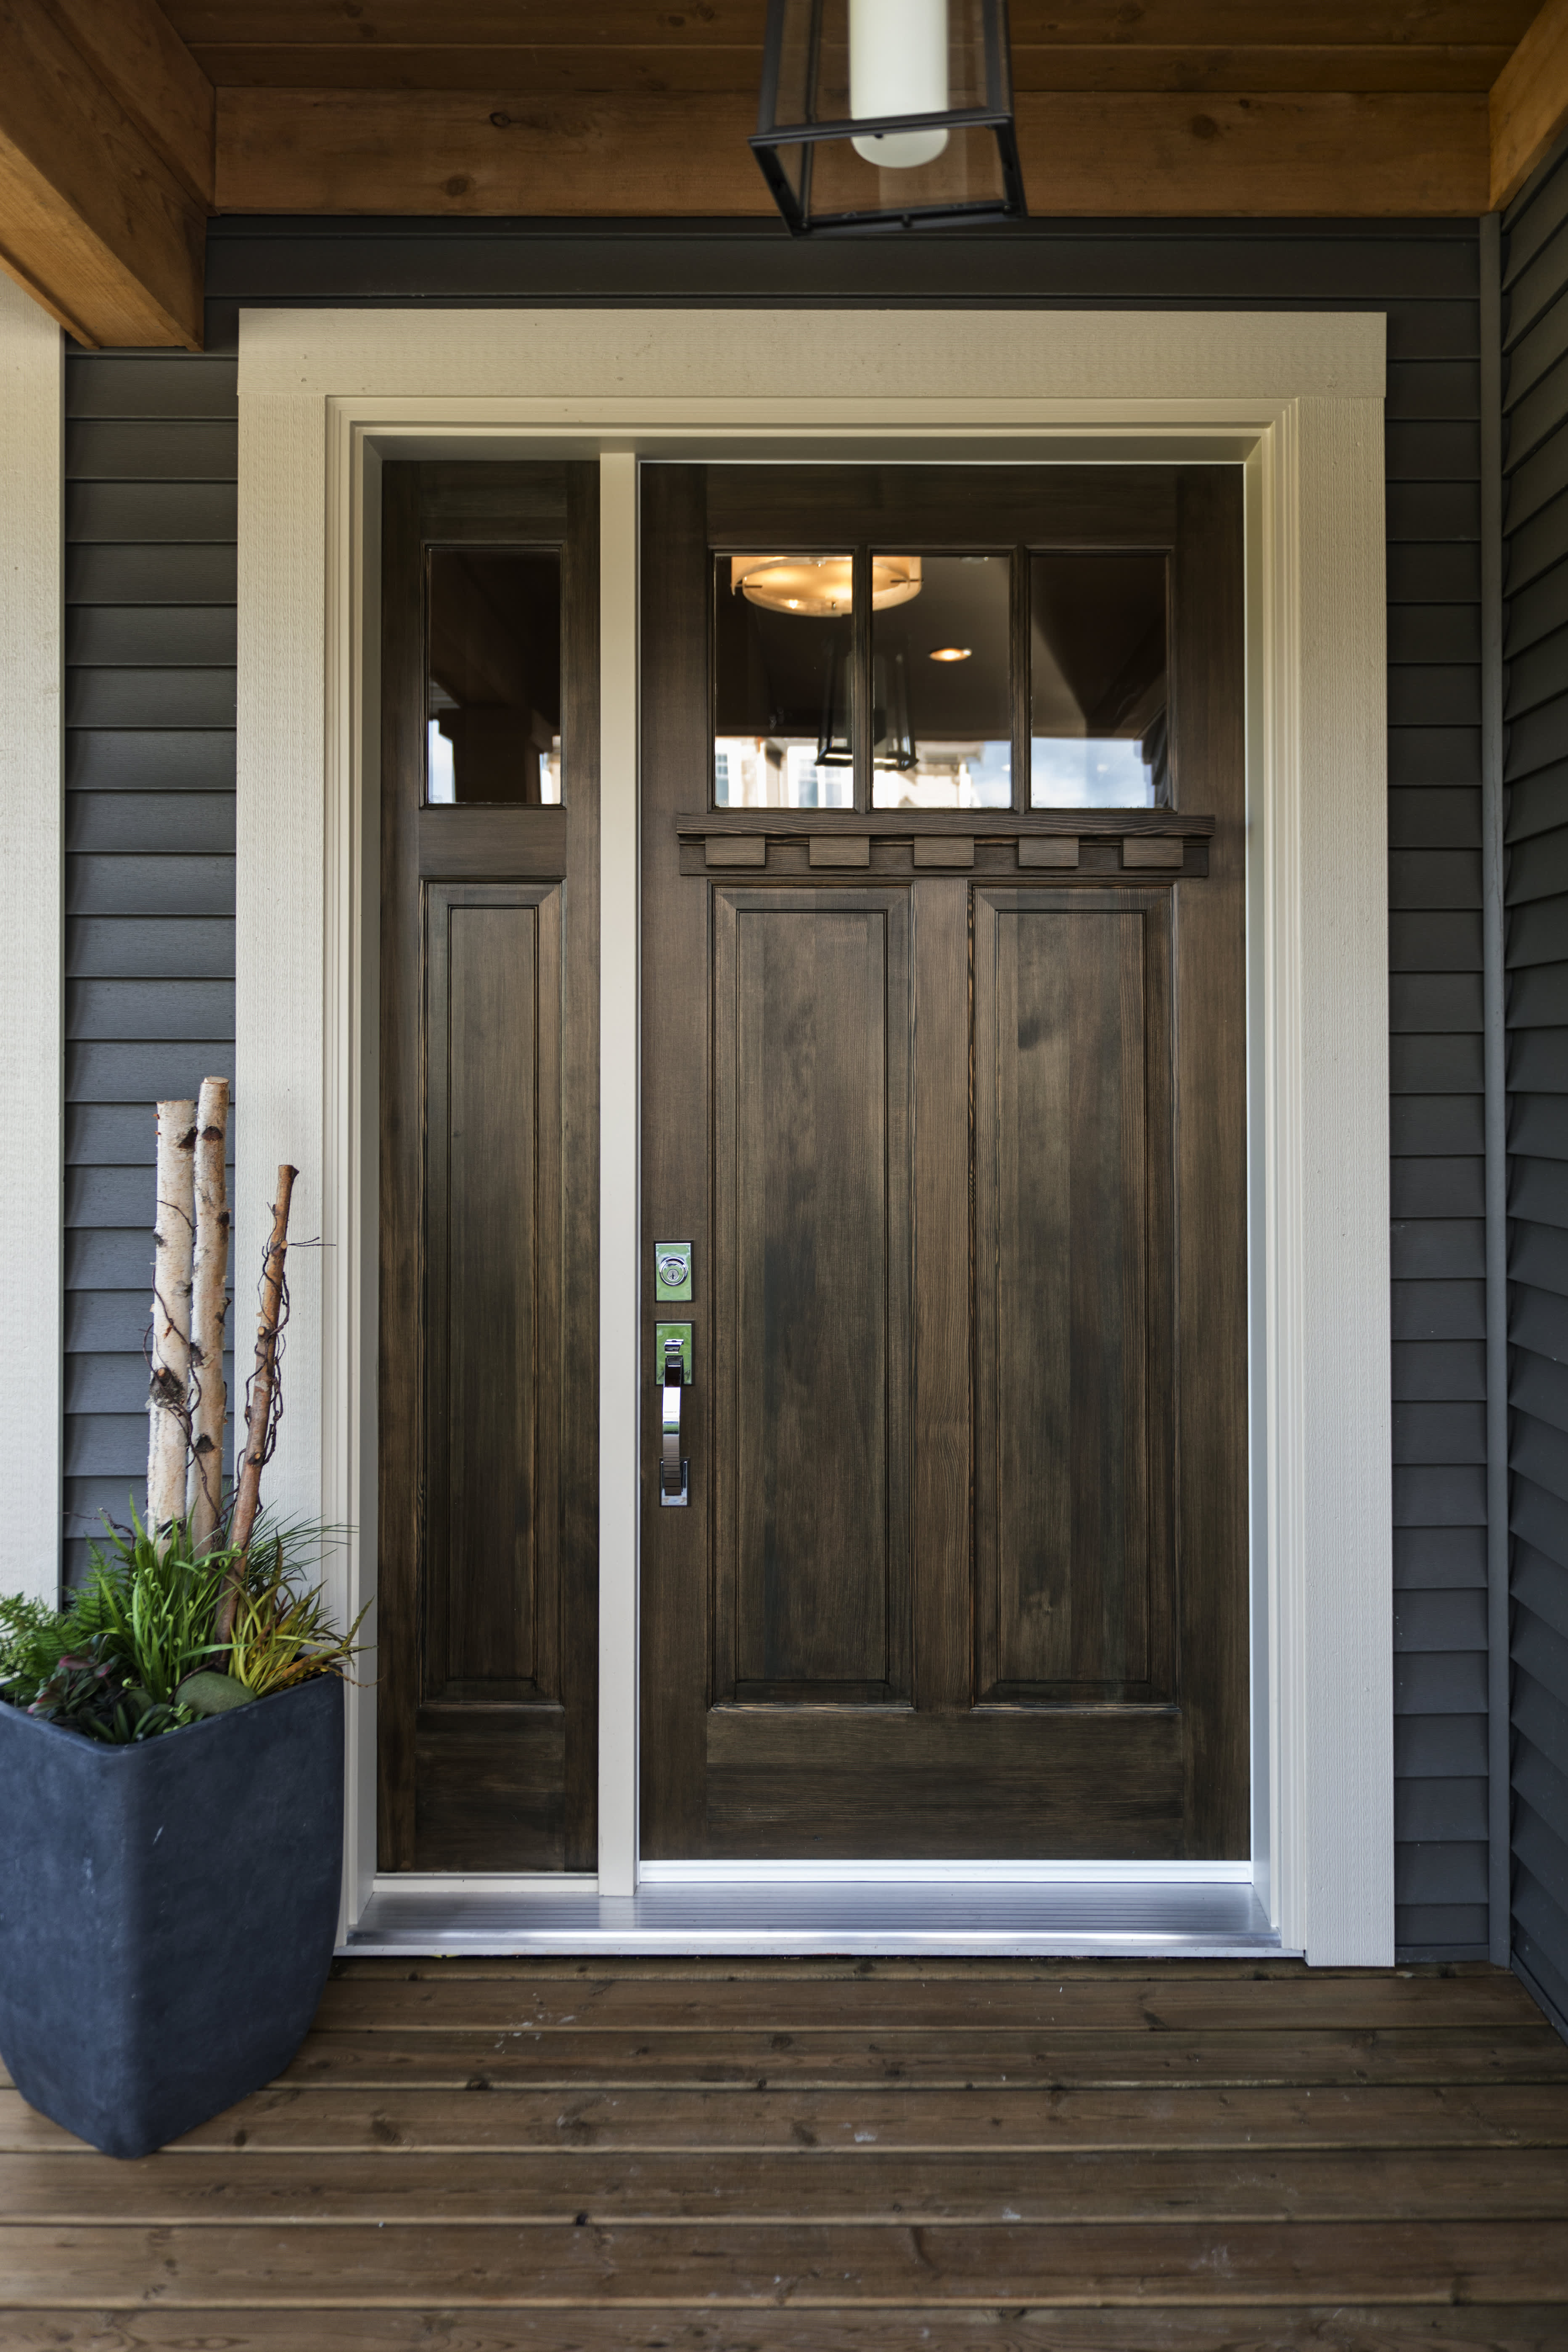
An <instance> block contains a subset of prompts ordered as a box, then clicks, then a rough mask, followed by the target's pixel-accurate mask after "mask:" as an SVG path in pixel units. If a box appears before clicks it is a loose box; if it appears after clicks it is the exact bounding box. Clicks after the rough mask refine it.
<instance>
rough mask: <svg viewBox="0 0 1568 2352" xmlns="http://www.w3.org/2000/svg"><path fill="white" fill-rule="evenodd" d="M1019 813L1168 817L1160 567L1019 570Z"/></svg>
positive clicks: (1153, 562) (1095, 562)
mask: <svg viewBox="0 0 1568 2352" xmlns="http://www.w3.org/2000/svg"><path fill="white" fill-rule="evenodd" d="M1029 638H1030V645H1029V665H1030V678H1029V801H1030V804H1031V806H1032V807H1034V808H1166V807H1169V805H1170V801H1171V763H1170V749H1169V744H1168V741H1167V734H1166V704H1167V700H1168V688H1167V683H1166V656H1165V559H1164V557H1163V555H1036V556H1032V557H1031V558H1030V561H1029Z"/></svg>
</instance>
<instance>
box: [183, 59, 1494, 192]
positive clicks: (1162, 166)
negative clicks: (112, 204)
mask: <svg viewBox="0 0 1568 2352" xmlns="http://www.w3.org/2000/svg"><path fill="white" fill-rule="evenodd" d="M754 121H755V110H754V102H753V100H752V99H751V98H750V97H749V96H748V95H745V94H742V93H739V92H738V93H736V94H735V95H734V96H733V97H732V98H731V99H729V100H724V99H722V98H721V99H718V100H715V99H712V98H689V97H686V96H684V95H682V96H679V97H670V98H668V99H667V100H663V101H662V102H661V103H660V104H659V105H658V107H657V108H650V107H648V106H647V105H645V104H643V103H641V102H639V101H637V100H590V101H584V102H582V103H571V102H545V103H541V102H538V101H537V100H534V99H533V98H531V97H517V96H509V95H507V94H505V93H495V92H483V93H480V92H474V93H468V92H461V91H446V90H439V91H430V92H422V93H412V92H403V91H385V92H383V91H335V90H330V89H312V90H293V89H221V90H220V91H219V93H218V139H217V204H218V207H219V209H220V210H222V211H226V212H268V213H345V214H347V213H389V214H399V213H401V214H416V213H429V214H437V215H440V214H447V215H454V216H462V215H478V216H482V215H498V214H532V215H541V216H544V217H566V218H570V217H573V216H579V217H581V216H586V217H598V218H608V217H615V216H617V215H618V216H626V217H634V218H637V217H647V216H648V215H661V216H666V217H679V216H682V215H686V216H690V215H705V214H706V215H712V214H730V215H767V214H768V213H770V212H771V210H772V203H771V199H770V198H769V196H768V194H767V192H766V190H765V188H764V186H763V180H762V176H761V174H760V173H759V172H758V170H757V167H756V164H755V163H754V161H753V159H752V156H751V154H750V152H748V150H747V147H746V138H747V134H748V133H749V132H750V131H751V130H752V127H753V124H754ZM1018 134H1019V144H1020V149H1021V152H1022V158H1023V165H1024V177H1025V184H1026V188H1027V191H1028V198H1029V204H1030V207H1031V209H1032V210H1033V211H1035V212H1036V213H1038V214H1052V215H1078V216H1084V215H1089V216H1095V215H1121V216H1126V215H1144V214H1147V215H1211V216H1212V215H1234V216H1237V217H1243V218H1246V217H1253V216H1259V215H1289V216H1302V215H1367V216H1375V217H1392V216H1396V215H1400V214H1425V215H1446V216H1453V215H1464V214H1474V213H1477V212H1481V211H1484V210H1485V209H1486V205H1487V188H1488V169H1489V148H1488V131H1487V101H1486V100H1485V98H1484V97H1482V96H1480V95H1479V94H1477V95H1470V96H1465V95H1443V94H1438V95H1436V96H1423V97H1413V96H1409V95H1387V96H1384V95H1343V94H1340V95H1332V94H1330V95H1317V96H1313V95H1300V94H1292V95H1289V96H1280V95H1268V94H1263V95H1252V96H1230V95H1222V96H1214V95H1210V94H1206V93H1205V95H1204V96H1203V98H1202V100H1201V102H1194V100H1193V99H1191V98H1190V97H1187V96H1185V95H1182V96H1172V95H1167V94H1161V93H1153V94H1136V93H1110V94H1106V93H1088V94H1072V95H1068V96H1056V95H1050V94H1046V93H1026V94H1025V95H1024V96H1023V97H1022V98H1021V100H1020V102H1019V106H1018Z"/></svg>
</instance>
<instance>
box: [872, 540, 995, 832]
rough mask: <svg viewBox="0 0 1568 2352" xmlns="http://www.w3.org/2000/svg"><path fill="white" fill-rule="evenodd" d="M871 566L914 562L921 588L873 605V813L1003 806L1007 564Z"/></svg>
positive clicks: (952, 559) (949, 559)
mask: <svg viewBox="0 0 1568 2352" xmlns="http://www.w3.org/2000/svg"><path fill="white" fill-rule="evenodd" d="M872 562H873V564H885V565H891V564H906V565H908V564H912V565H914V566H915V567H916V568H917V569H916V576H917V577H918V579H919V583H920V586H919V593H918V594H915V595H912V596H906V597H902V598H900V599H899V600H898V602H897V603H896V604H894V603H891V602H890V603H889V605H888V606H887V607H886V608H884V609H882V610H878V609H877V599H876V598H875V597H873V598H872V621H871V716H872V727H873V733H872V750H871V761H872V770H873V783H872V792H871V797H872V803H873V805H874V806H875V807H877V808H1007V807H1010V806H1011V804H1012V799H1013V698H1012V689H1011V686H1010V683H1009V677H1010V672H1009V663H1008V652H1009V646H1010V639H1011V630H1010V625H1009V615H1010V610H1011V598H1010V593H1009V583H1010V580H1011V574H1012V565H1011V560H1010V558H1009V557H1007V556H1005V555H925V556H913V557H911V556H901V557H900V556H883V555H878V556H874V557H873V558H872Z"/></svg>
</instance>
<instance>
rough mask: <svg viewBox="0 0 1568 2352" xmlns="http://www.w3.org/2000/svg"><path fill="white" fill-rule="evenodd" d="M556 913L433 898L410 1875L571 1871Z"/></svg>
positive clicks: (521, 901)
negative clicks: (562, 1859)
mask: <svg viewBox="0 0 1568 2352" xmlns="http://www.w3.org/2000/svg"><path fill="white" fill-rule="evenodd" d="M561 901H562V890H561V887H560V885H559V884H553V885H546V886H540V885H533V886H527V885H519V884H505V883H502V884H493V885H488V886H487V885H482V884H474V883H458V884H451V883H446V884H433V885H430V886H428V887H427V889H426V1024H425V1058H426V1073H427V1076H426V1117H425V1132H426V1218H427V1223H426V1268H425V1285H426V1308H425V1329H426V1395H425V1412H424V1416H423V1419H424V1428H423V1451H424V1462H425V1481H424V1484H425V1491H426V1593H425V1687H424V1691H423V1694H422V1703H421V1706H420V1709H419V1716H418V1726H417V1738H416V1747H417V1753H418V1759H419V1770H418V1775H417V1795H416V1819H415V1866H416V1868H418V1867H421V1866H425V1867H440V1866H445V1867H447V1868H450V1867H452V1866H453V1862H454V1860H455V1859H457V1858H458V1857H461V1858H464V1859H468V1860H470V1861H471V1863H472V1865H473V1866H475V1867H486V1868H489V1869H494V1870H504V1869H526V1868H530V1867H533V1868H538V1867H541V1866H546V1867H547V1866H549V1865H550V1864H551V1863H552V1861H553V1862H556V1863H557V1864H558V1860H559V1855H560V1851H561V1839H562V1835H563V1814H562V1801H563V1790H562V1755H563V1713H562V1697H563V1693H562V1676H561V1656H560V1614H561V1562H560V1524H561V1509H560V1500H561V1497H560V1483H561V1448H560V1439H561V1430H560V1414H559V1399H560V1395H561V1375H562V1363H563V1333H562V1327H561V1310H562V1302H561V1278H560V1276H561V1246H560V1233H561V1165H562V1102H561V1094H562V1087H561V1054H560V1039H561V945H562V923H561Z"/></svg>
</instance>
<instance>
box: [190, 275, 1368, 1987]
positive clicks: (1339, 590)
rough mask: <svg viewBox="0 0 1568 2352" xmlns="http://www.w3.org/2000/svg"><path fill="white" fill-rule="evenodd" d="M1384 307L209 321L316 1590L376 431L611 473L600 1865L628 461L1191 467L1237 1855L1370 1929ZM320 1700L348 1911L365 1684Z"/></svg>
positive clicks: (372, 1228)
mask: <svg viewBox="0 0 1568 2352" xmlns="http://www.w3.org/2000/svg"><path fill="white" fill-rule="evenodd" d="M742 317H743V321H744V331H743V333H738V332H737V331H736V328H737V324H738V321H739V320H740V319H741V318H742ZM239 383H240V454H239V654H238V659H239V710H238V725H239V752H238V880H237V977H238V992H237V993H238V1008H237V1027H238V1034H237V1073H236V1076H237V1087H236V1097H237V1121H236V1128H237V1147H238V1148H237V1211H238V1213H237V1252H238V1255H237V1264H238V1265H239V1266H240V1268H241V1269H243V1268H244V1267H246V1266H247V1265H249V1264H251V1263H252V1261H253V1260H254V1259H256V1257H257V1255H258V1245H259V1239H260V1221H261V1217H262V1213H263V1205H264V1203H265V1202H267V1201H268V1198H269V1197H270V1192H271V1180H272V1173H273V1171H274V1169H275V1167H276V1165H277V1163H278V1162H279V1160H284V1159H288V1160H293V1161H294V1162H295V1163H296V1164H297V1165H298V1166H299V1167H300V1170H301V1171H302V1179H301V1182H300V1186H299V1187H298V1188H297V1190H296V1194H295V1199H296V1203H297V1210H296V1218H297V1225H296V1229H297V1231H298V1232H299V1233H300V1234H301V1235H307V1236H308V1235H310V1234H317V1233H319V1234H320V1235H321V1239H322V1242H323V1244H324V1246H323V1248H322V1249H321V1251H320V1252H311V1251H308V1250H307V1251H300V1253H299V1255H297V1257H296V1258H295V1259H294V1261H293V1265H292V1281H293V1290H294V1298H295V1306H294V1321H293V1339H292V1347H291V1349H290V1356H289V1375H290V1379H289V1414H288V1418H287V1420H286V1422H285V1423H284V1424H283V1430H282V1434H281V1438H280V1442H279V1449H278V1454H277V1457H276V1461H275V1464H274V1465H273V1470H272V1477H271V1494H272V1497H273V1499H274V1500H275V1501H276V1502H277V1503H278V1504H279V1507H282V1508H285V1509H287V1510H289V1511H290V1512H297V1513H300V1514H301V1515H306V1516H310V1517H321V1518H323V1519H325V1520H327V1521H329V1522H331V1523H337V1524H342V1525H344V1526H348V1527H351V1528H353V1529H354V1530H355V1531H356V1532H355V1533H354V1535H353V1538H351V1540H350V1542H349V1544H348V1545H347V1547H346V1549H345V1550H344V1551H343V1552H342V1554H341V1555H340V1557H339V1560H338V1563H337V1570H336V1574H337V1580H338V1587H339V1590H338V1599H339V1601H340V1605H341V1606H342V1608H343V1609H345V1610H351V1609H353V1608H355V1607H357V1606H358V1604H359V1601H360V1599H361V1598H362V1597H368V1595H369V1594H370V1592H371V1591H372V1586H373V1578H372V1574H371V1570H370V1563H371V1562H373V1561H374V1553H375V1478H374V1431H375V1377H374V1374H375V1288H376V1264H377V1248H376V1207H375V1194H376V1183H375V1135H376V1126H377V1121H376V1000H377V975H376V919H375V907H376V882H377V877H376V871H375V864H376V855H375V852H376V836H375V827H374V824H367V823H366V821H365V811H366V807H367V794H368V804H369V805H372V806H374V792H375V789H376V779H377V776H378V766H379V761H378V746H377V740H376V729H377V715H376V714H377V701H378V691H377V679H376V676H375V659H376V647H377V644H378V640H379V629H378V625H377V583H378V579H379V548H378V542H377V526H378V509H379V499H378V498H377V496H376V495H375V491H376V484H377V480H378V477H379V467H380V463H381V459H382V457H384V456H387V455H399V456H403V455H407V456H413V455H432V456H433V455H437V454H458V453H466V454H468V455H471V456H479V455H481V454H485V455H494V454H497V453H498V452H499V451H510V452H511V453H512V454H515V455H518V456H522V455H525V454H533V455H539V456H544V455H552V456H561V455H568V454H569V455H574V456H577V457H588V456H596V457H598V458H599V461H600V465H601V487H602V500H603V513H602V555H603V559H604V565H603V606H602V625H603V660H604V672H603V684H602V705H601V721H602V730H603V731H602V757H603V793H604V801H603V811H602V826H601V831H602V837H603V842H604V862H603V867H602V873H601V887H602V890H603V894H604V903H603V935H604V938H605V961H604V966H603V970H602V974H601V1025H602V1034H603V1045H602V1050H601V1083H602V1089H603V1092H602V1105H601V1116H602V1119H603V1122H604V1127H603V1139H602V1150H601V1162H602V1171H603V1172H602V1186H601V1204H600V1205H601V1283H602V1297H603V1305H602V1309H601V1327H600V1343H601V1361H602V1370H601V1381H600V1413H601V1423H600V1443H601V1464H602V1467H601V1479H600V1560H601V1565H600V1595H601V1626H602V1633H601V1654H600V1670H601V1689H600V1720H601V1724H602V1726H603V1730H602V1736H601V1755H600V1763H601V1778H600V1815H601V1831H600V1874H599V1885H600V1889H601V1892H602V1893H605V1894H608V1895H626V1894H629V1893H630V1892H631V1891H632V1888H633V1886H634V1885H635V1882H636V1869H637V1845H636V1838H637V1799H636V1763H637V1739H636V1726H637V1637H636V1624H637V1614H636V1607H637V1297H638V1291H637V1086H636V1078H637V953H636V946H637V928H636V926H637V823H636V819H637V671H636V579H637V565H636V551H637V462H638V459H639V457H661V456H663V457H674V456H679V457H688V458H691V459H700V458H703V457H711V458H722V457H737V456H741V455H748V456H764V455H765V456H770V457H788V456H790V455H811V456H815V457H829V456H838V457H860V458H862V459H864V458H866V457H869V456H871V455H873V454H876V455H879V456H881V457H885V458H887V459H889V460H896V459H900V458H910V459H912V458H915V457H924V458H927V459H930V458H933V457H941V458H942V459H943V460H944V461H948V462H984V461H985V460H986V459H991V460H999V459H1003V458H1005V459H1010V460H1014V461H1016V460H1017V459H1019V458H1021V457H1032V458H1034V459H1036V460H1045V459H1048V458H1055V459H1058V460H1065V459H1068V458H1070V459H1073V460H1076V461H1087V462H1095V461H1099V462H1106V461H1110V460H1112V459H1114V460H1119V461H1121V462H1126V461H1128V460H1137V459H1144V460H1151V461H1152V460H1161V461H1164V462H1170V461H1172V460H1173V459H1178V458H1186V459H1195V458H1200V457H1206V458H1211V459H1222V460H1229V461H1233V462H1240V463H1243V464H1244V465H1245V467H1246V469H1247V534H1248V538H1247V552H1248V677H1249V686H1248V702H1249V708H1248V727H1247V768H1248V826H1249V885H1248V921H1249V1047H1248V1050H1249V1103H1250V1143H1249V1153H1250V1171H1249V1192H1250V1219H1251V1239H1250V1253H1251V1281H1252V1307H1251V1328H1252V1363H1251V1399H1252V1402H1251V1412H1252V1490H1253V1506H1252V1515H1253V1713H1254V1741H1253V1748H1254V1787H1255V1806H1254V1810H1255V1828H1254V1856H1255V1868H1256V1872H1257V1877H1258V1887H1259V1892H1260V1894H1261V1895H1262V1896H1263V1899H1264V1901H1265V1903H1266V1905H1267V1906H1268V1912H1269V1915H1270V1916H1271V1918H1272V1919H1273V1921H1274V1922H1275V1924H1276V1926H1277V1927H1278V1928H1279V1933H1280V1935H1281V1937H1282V1939H1283V1941H1284V1943H1285V1944H1286V1945H1287V1946H1288V1947H1289V1948H1297V1949H1300V1950H1304V1951H1305V1952H1306V1953H1307V1955H1308V1957H1309V1958H1310V1959H1311V1960H1313V1961H1316V1962H1322V1963H1337V1964H1375V1965H1386V1964H1387V1963H1388V1962H1389V1961H1390V1960H1391V1959H1392V1958H1393V1953H1394V1828H1393V1632H1392V1570H1391V1553H1392V1538H1391V1532H1390V1529H1391V1470H1390V1456H1391V1447H1390V1434H1391V1429H1390V1425H1391V1403H1390V1393H1391V1383H1390V1370H1389V1367H1390V1355H1389V1326H1388V1271H1389V1265H1388V1094H1387V1061H1388V1044H1387V980H1386V971H1387V954H1386V942H1387V908H1386V883H1385V874H1386V862H1385V861H1386V815H1385V786H1386V770H1385V761H1386V752H1385V700H1384V695H1385V689H1384V642H1385V610H1384V520H1383V506H1384V485H1383V393H1384V320H1383V319H1382V317H1381V316H1380V315H1376V314H1367V313H1364V312H1362V313H1351V314H1341V313H1322V312H1317V313H1308V314H1293V313H1280V312H1267V313H1248V312H1237V311H1226V312H1221V313H1212V314H1211V313H1194V312H1171V311H1163V312H1131V311H1091V312H1063V311H1021V310H1005V311H1003V310H999V311H984V310H981V311H974V310H967V311H966V310H951V311H941V310H938V311H933V310H911V311H901V312H900V311H889V310H881V311H876V312H866V311H856V310H825V311H820V312H813V311H800V310H791V311H779V312H773V311H748V312H745V313H743V314H737V313H735V312H734V311H715V310H691V311H679V310H654V311H632V310H546V311H523V310H497V311H474V310H464V311H445V312H443V311H410V310H385V311H378V310H342V311H334V310H304V311H288V310H263V311H246V312H243V313H242V315H241V330H240V373H239ZM781 383H783V384H784V386H785V387H786V388H784V389H779V388H778V387H779V386H780V384H781ZM974 387H980V388H981V389H980V390H978V391H976V390H975V389H973V388H974ZM1108 387H1110V388H1113V389H1112V390H1111V391H1110V392H1109V393H1108ZM242 1293H243V1280H242ZM352 1723H353V1727H352V1733H351V1760H350V1769H349V1782H348V1795H349V1826H348V1862H349V1869H348V1873H347V1881H348V1887H349V1894H348V1897H347V1910H346V1923H347V1924H352V1923H353V1919H354V1918H355V1917H357V1916H358V1914H359V1911H360V1910H361V1908H362V1907H363V1903H364V1901H365V1899H366V1898H367V1896H368V1895H369V1892H370V1890H371V1886H372V1883H373V1880H374V1691H373V1690H372V1689H370V1688H368V1687H367V1688H364V1689H362V1690H361V1691H360V1692H359V1693H357V1694H356V1695H355V1696H354V1703H353V1709H352Z"/></svg>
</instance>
